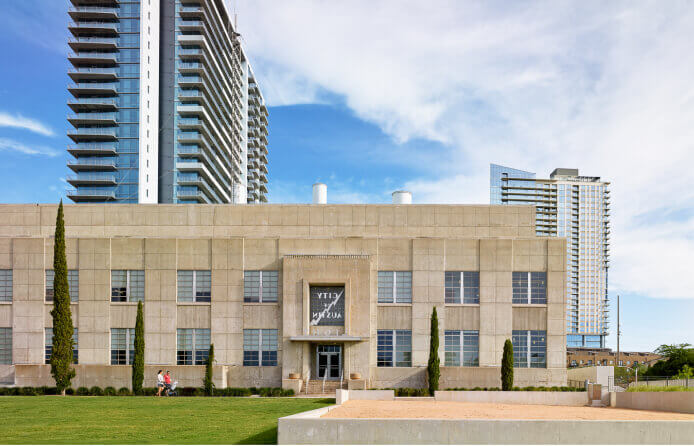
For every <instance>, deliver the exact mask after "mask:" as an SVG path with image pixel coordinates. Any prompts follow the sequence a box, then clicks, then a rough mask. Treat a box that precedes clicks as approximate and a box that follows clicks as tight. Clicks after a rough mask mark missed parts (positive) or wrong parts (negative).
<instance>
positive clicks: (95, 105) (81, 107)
mask: <svg viewBox="0 0 694 446" xmlns="http://www.w3.org/2000/svg"><path fill="white" fill-rule="evenodd" d="M67 105H68V107H70V108H71V109H72V111H74V112H78V113H79V112H82V111H96V110H102V111H115V110H117V109H118V100H117V99H108V98H77V99H71V100H70V101H68V103H67Z"/></svg>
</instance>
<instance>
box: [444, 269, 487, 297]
mask: <svg viewBox="0 0 694 446" xmlns="http://www.w3.org/2000/svg"><path fill="white" fill-rule="evenodd" d="M445 301H446V303H447V304H478V303H480V273H479V272H478V271H446V275H445Z"/></svg>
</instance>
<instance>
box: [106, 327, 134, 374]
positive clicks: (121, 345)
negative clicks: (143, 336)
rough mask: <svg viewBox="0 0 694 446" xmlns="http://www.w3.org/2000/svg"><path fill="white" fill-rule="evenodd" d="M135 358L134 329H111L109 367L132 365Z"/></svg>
mask: <svg viewBox="0 0 694 446" xmlns="http://www.w3.org/2000/svg"><path fill="white" fill-rule="evenodd" d="M134 357H135V329H134V328H112V329H111V365H126V364H132V363H133V358H134Z"/></svg>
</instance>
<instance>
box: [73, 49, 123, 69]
mask: <svg viewBox="0 0 694 446" xmlns="http://www.w3.org/2000/svg"><path fill="white" fill-rule="evenodd" d="M67 60H69V61H70V63H71V64H72V65H73V66H74V67H79V66H81V65H109V66H113V65H116V64H117V63H118V59H117V57H116V54H115V53H104V52H99V51H81V52H77V53H70V54H68V56H67Z"/></svg>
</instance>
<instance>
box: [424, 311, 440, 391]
mask: <svg viewBox="0 0 694 446" xmlns="http://www.w3.org/2000/svg"><path fill="white" fill-rule="evenodd" d="M439 366H440V361H439V318H438V316H437V315H436V307H434V311H433V312H432V313H431V334H430V336H429V363H428V364H427V381H428V382H429V394H430V395H434V392H436V391H437V390H439V378H440V377H441V369H440V367H439Z"/></svg>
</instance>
